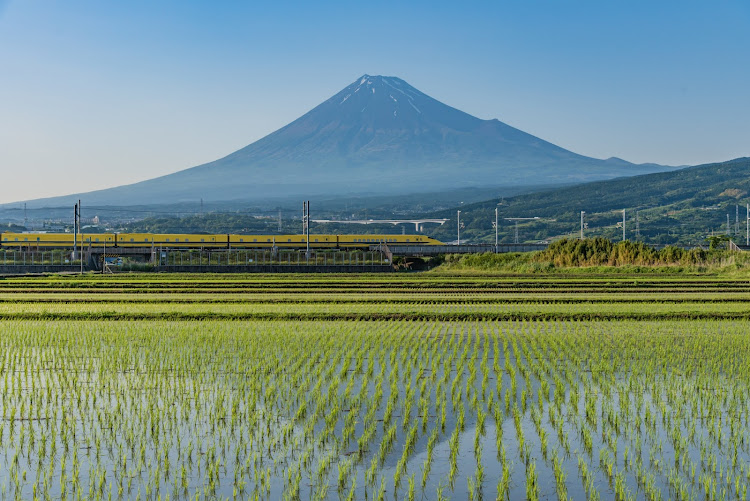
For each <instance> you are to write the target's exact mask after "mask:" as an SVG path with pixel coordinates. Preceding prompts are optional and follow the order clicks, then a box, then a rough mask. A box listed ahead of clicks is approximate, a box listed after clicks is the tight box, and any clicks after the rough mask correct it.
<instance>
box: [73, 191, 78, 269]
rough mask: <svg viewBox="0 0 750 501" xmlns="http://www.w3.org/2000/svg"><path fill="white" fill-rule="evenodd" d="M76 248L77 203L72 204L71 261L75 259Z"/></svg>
mask: <svg viewBox="0 0 750 501" xmlns="http://www.w3.org/2000/svg"><path fill="white" fill-rule="evenodd" d="M77 249H78V204H75V205H74V206H73V261H75V259H76V250H77Z"/></svg>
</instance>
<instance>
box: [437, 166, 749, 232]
mask: <svg viewBox="0 0 750 501" xmlns="http://www.w3.org/2000/svg"><path fill="white" fill-rule="evenodd" d="M498 202H499V200H497V199H495V200H488V201H485V202H479V203H476V204H470V205H466V206H464V207H461V221H462V222H463V223H464V224H465V225H466V230H464V231H463V232H462V238H464V236H465V238H475V239H479V240H484V241H494V230H493V229H492V226H491V222H492V221H494V211H495V208H496V207H497V208H498V209H499V211H500V217H501V218H505V217H525V218H527V217H539V218H541V220H539V221H533V222H528V221H522V222H521V223H520V227H521V236H520V240H521V241H524V240H529V241H533V240H541V239H545V238H549V237H555V236H559V235H564V234H573V235H577V234H578V231H579V229H580V212H581V211H582V210H583V211H586V216H585V217H586V222H587V223H588V225H589V229H588V230H587V231H586V234H587V235H589V236H593V235H601V236H606V237H610V238H614V239H617V238H622V230H621V229H620V228H618V227H617V224H618V223H619V222H620V221H622V210H623V209H625V210H626V218H627V221H626V230H627V233H626V237H627V238H631V239H632V238H635V236H636V235H635V228H636V221H635V218H636V212H637V213H638V230H639V234H640V236H641V239H642V240H644V241H647V242H652V243H680V244H683V245H695V244H697V243H700V242H701V241H702V239H703V238H705V236H706V235H707V234H709V233H710V232H711V231H714V232H721V233H725V232H726V230H727V226H726V223H727V214H729V219H730V225H729V226H730V228H729V229H730V233H734V232H735V230H736V229H738V230H739V232H738V238H739V239H740V240H741V241H744V238H745V204H747V203H748V202H750V158H738V159H735V160H730V161H728V162H722V163H715V164H706V165H699V166H695V167H688V168H684V169H680V170H677V171H673V172H660V173H654V174H647V175H640V176H633V177H628V178H622V179H613V180H609V181H598V182H592V183H586V184H580V185H576V186H571V187H566V188H559V189H554V190H548V191H543V192H537V193H531V194H526V195H521V196H517V197H512V198H507V199H505V200H503V201H500V204H498ZM738 209H739V210H738ZM738 215H739V220H740V221H741V222H740V223H739V224H737V221H736V217H737V216H738ZM430 216H431V217H446V218H452V220H453V224H452V225H451V223H450V222H449V223H447V224H446V225H444V226H443V227H441V228H436V229H435V230H434V231H433V232H432V233H431V234H432V235H433V236H436V237H438V238H444V239H447V240H450V239H452V238H455V237H454V233H455V227H456V211H455V210H447V211H441V212H439V213H436V214H431V215H430ZM551 220H554V221H551ZM511 224H512V223H511V222H510V221H505V220H502V223H501V228H502V229H501V240H503V239H504V241H506V242H510V241H513V239H514V237H515V235H514V231H513V227H512V226H511ZM738 226H739V228H737V227H738Z"/></svg>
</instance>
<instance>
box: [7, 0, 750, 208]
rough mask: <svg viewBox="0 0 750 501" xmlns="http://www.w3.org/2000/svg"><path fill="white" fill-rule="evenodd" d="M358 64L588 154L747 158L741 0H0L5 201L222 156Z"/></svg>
mask: <svg viewBox="0 0 750 501" xmlns="http://www.w3.org/2000/svg"><path fill="white" fill-rule="evenodd" d="M364 73H368V74H372V75H378V74H382V75H392V76H398V77H400V78H403V79H404V80H406V81H407V82H409V83H410V84H412V85H413V86H415V87H417V88H418V89H420V90H421V91H423V92H425V93H426V94H429V95H431V96H432V97H434V98H436V99H438V100H440V101H442V102H444V103H446V104H448V105H451V106H453V107H456V108H459V109H461V110H463V111H466V112H468V113H471V114H473V115H476V116H478V117H480V118H487V119H489V118H498V119H499V120H502V121H504V122H506V123H508V124H510V125H513V126H515V127H518V128H520V129H522V130H524V131H526V132H529V133H531V134H534V135H536V136H539V137H541V138H543V139H546V140H548V141H551V142H553V143H556V144H558V145H560V146H562V147H565V148H568V149H570V150H573V151H575V152H577V153H581V154H584V155H589V156H594V157H599V158H607V157H610V156H618V157H621V158H625V159H626V160H630V161H633V162H657V163H663V164H670V165H683V164H699V163H707V162H712V161H720V160H728V159H731V158H735V157H739V156H750V2H748V1H747V0H737V1H721V0H712V1H689V0H682V1H667V0H664V1H652V0H646V1H625V0H612V1H602V0H591V1H587V0H575V1H570V0H565V1H563V0H561V1H547V2H541V1H522V0H516V1H488V2H480V1H476V2H455V1H440V0H431V1H424V2H418V1H412V2H380V1H378V2H356V1H355V2H352V1H346V2H326V1H321V2H282V1H276V2H260V1H257V2H256V1H253V2H246V1H242V2H231V1H221V2H191V1H187V0H180V1H158V2H154V1H145V0H144V1H141V0H128V1H123V2H111V1H101V0H90V1H79V0H65V1H52V0H48V1H45V0H34V1H26V0H10V1H8V0H0V93H1V94H0V95H1V96H2V100H1V101H0V106H1V108H0V172H1V173H2V176H1V177H0V180H1V181H0V203H2V202H11V201H16V200H23V199H31V198H39V197H44V196H53V195H63V194H68V193H73V192H81V191H87V190H91V189H97V188H103V187H110V186H117V185H120V184H125V183H130V182H134V181H139V180H143V179H147V178H151V177H155V176H158V175H162V174H167V173H171V172H175V171H177V170H181V169H184V168H187V167H192V166H194V165H198V164H201V163H205V162H208V161H211V160H215V159H217V158H219V157H222V156H224V155H226V154H229V153H231V152H232V151H234V150H236V149H239V148H241V147H243V146H245V145H247V144H249V143H252V142H254V141H255V140H257V139H260V138H261V137H263V136H265V135H266V134H268V133H270V132H273V131H274V130H276V129H278V128H279V127H281V126H283V125H285V124H287V123H288V122H290V121H292V120H294V119H295V118H297V117H299V116H300V115H302V114H303V113H305V112H307V111H308V110H310V109H311V108H313V107H314V106H316V105H318V104H319V103H321V102H322V101H324V100H325V99H327V98H329V97H330V96H331V95H333V94H334V93H336V92H338V91H339V90H341V89H342V88H343V87H345V86H346V85H348V84H349V83H351V82H352V81H354V80H355V79H356V78H357V77H358V76H360V75H362V74H364Z"/></svg>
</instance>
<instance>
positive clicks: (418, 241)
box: [339, 235, 443, 247]
mask: <svg viewBox="0 0 750 501" xmlns="http://www.w3.org/2000/svg"><path fill="white" fill-rule="evenodd" d="M381 243H382V244H386V245H388V246H389V247H391V246H398V245H443V243H442V242H440V241H439V240H435V239H434V238H430V237H427V236H424V235H339V245H340V246H341V247H367V246H370V245H377V244H381Z"/></svg>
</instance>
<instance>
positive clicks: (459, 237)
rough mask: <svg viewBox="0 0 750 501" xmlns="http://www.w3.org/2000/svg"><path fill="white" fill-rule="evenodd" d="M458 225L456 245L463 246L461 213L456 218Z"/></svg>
mask: <svg viewBox="0 0 750 501" xmlns="http://www.w3.org/2000/svg"><path fill="white" fill-rule="evenodd" d="M456 225H457V226H456V228H457V233H456V235H457V237H456V245H461V211H458V215H457V216H456Z"/></svg>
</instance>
